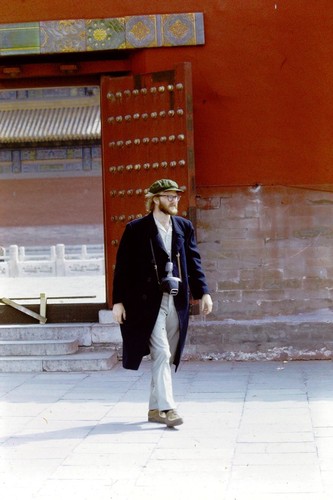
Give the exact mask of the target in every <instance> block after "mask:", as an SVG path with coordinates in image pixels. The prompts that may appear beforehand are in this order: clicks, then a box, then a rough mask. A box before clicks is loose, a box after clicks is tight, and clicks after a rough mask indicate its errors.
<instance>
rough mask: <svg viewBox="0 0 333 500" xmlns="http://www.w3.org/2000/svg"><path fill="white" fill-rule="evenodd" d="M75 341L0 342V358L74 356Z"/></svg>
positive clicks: (76, 348) (77, 342)
mask: <svg viewBox="0 0 333 500" xmlns="http://www.w3.org/2000/svg"><path fill="white" fill-rule="evenodd" d="M78 348H79V341H78V340H77V339H62V340H0V356H57V355H58V356H61V355H68V354H74V353H76V352H77V350H78Z"/></svg>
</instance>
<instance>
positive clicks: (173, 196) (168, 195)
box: [157, 194, 181, 201]
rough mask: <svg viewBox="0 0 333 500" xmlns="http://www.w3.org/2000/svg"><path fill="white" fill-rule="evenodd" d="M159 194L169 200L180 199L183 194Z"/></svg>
mask: <svg viewBox="0 0 333 500" xmlns="http://www.w3.org/2000/svg"><path fill="white" fill-rule="evenodd" d="M157 196H159V197H160V198H167V200H168V201H179V200H180V198H181V196H179V194H176V195H174V194H159V195H157Z"/></svg>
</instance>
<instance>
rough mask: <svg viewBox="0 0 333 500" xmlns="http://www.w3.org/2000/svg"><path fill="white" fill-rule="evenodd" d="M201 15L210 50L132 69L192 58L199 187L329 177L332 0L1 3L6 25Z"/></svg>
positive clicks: (184, 51)
mask: <svg viewBox="0 0 333 500" xmlns="http://www.w3.org/2000/svg"><path fill="white" fill-rule="evenodd" d="M196 11H198V12H204V16H205V34H206V44H205V45H204V46H202V47H180V48H170V49H169V48H162V49H147V50H145V51H143V52H140V53H139V54H138V56H137V57H135V58H134V68H135V69H136V70H138V71H139V70H140V71H152V70H157V69H161V68H164V67H170V66H171V65H173V64H174V63H175V62H180V61H191V62H192V66H193V86H194V119H195V150H196V170H197V185H198V186H199V187H200V186H201V187H203V186H222V185H244V184H245V185H246V184H255V183H263V184H330V183H332V181H333V175H332V172H331V170H332V164H333V29H332V26H333V3H332V1H331V0H316V1H311V0H251V1H250V0H207V1H206V2H203V1H202V0H182V2H180V1H179V0H177V1H176V0H168V1H160V2H156V1H150V2H147V0H136V1H135V2H133V0H112V1H110V0H99V2H96V1H95V0H84V1H82V0H80V1H79V0H72V1H71V2H68V0H58V1H57V2H45V0H34V1H33V2H32V1H28V0H3V1H2V5H1V23H9V22H24V21H38V20H53V19H71V18H74V19H75V18H91V17H93V18H98V17H104V18H105V17H119V16H122V15H135V14H149V13H151V14H161V13H173V12H196Z"/></svg>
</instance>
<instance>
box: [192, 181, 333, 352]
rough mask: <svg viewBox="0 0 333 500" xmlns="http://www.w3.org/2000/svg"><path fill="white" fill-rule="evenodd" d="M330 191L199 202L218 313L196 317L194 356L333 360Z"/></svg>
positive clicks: (244, 194)
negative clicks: (324, 358) (245, 354)
mask: <svg viewBox="0 0 333 500" xmlns="http://www.w3.org/2000/svg"><path fill="white" fill-rule="evenodd" d="M331 191H333V189H331V187H330V186H324V187H318V186H317V187H313V188H311V187H305V188H302V187H295V188H293V187H283V186H281V187H277V186H275V187H262V186H253V187H251V188H247V187H246V188H238V189H236V188H226V189H223V190H222V189H221V192H220V193H219V194H213V195H207V193H206V194H200V195H199V196H198V198H197V208H198V210H197V238H198V244H199V246H200V251H201V256H202V260H203V264H204V268H205V270H206V274H207V277H208V281H209V285H210V288H211V291H212V295H213V300H214V311H213V314H212V315H211V316H210V317H208V318H207V319H205V320H203V318H202V317H200V316H193V317H192V321H191V326H190V346H189V353H192V354H195V353H196V354H198V353H200V352H205V353H206V354H207V352H212V353H215V354H214V355H218V356H229V357H233V356H234V354H233V353H235V352H238V354H239V353H240V352H242V353H243V355H244V353H247V354H251V355H252V356H257V357H260V356H261V355H262V353H265V354H263V355H265V356H266V357H267V355H268V354H267V353H268V352H270V356H272V357H273V358H274V357H277V356H281V355H283V356H287V357H288V356H289V355H291V356H293V357H295V356H296V357H301V358H303V357H320V358H322V357H327V356H328V357H330V356H331V352H330V349H331V339H332V337H333V328H332V326H333V325H332V322H333V314H332V313H331V307H332V289H333V258H332V257H333V227H332V222H331V221H332V216H333V192H331ZM291 353H292V354H291Z"/></svg>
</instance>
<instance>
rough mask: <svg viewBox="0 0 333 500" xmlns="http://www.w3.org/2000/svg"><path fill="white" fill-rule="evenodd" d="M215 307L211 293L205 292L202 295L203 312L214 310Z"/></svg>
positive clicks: (207, 312)
mask: <svg viewBox="0 0 333 500" xmlns="http://www.w3.org/2000/svg"><path fill="white" fill-rule="evenodd" d="M212 309H213V301H212V298H211V296H210V295H209V293H205V294H204V295H203V296H202V297H201V312H202V314H205V315H207V314H209V313H211V312H212Z"/></svg>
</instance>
